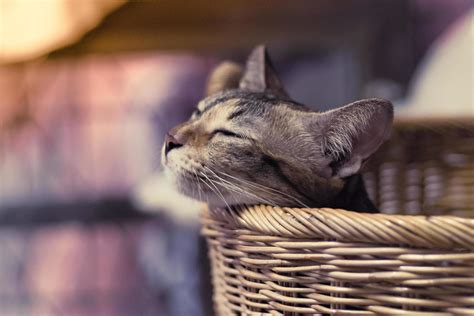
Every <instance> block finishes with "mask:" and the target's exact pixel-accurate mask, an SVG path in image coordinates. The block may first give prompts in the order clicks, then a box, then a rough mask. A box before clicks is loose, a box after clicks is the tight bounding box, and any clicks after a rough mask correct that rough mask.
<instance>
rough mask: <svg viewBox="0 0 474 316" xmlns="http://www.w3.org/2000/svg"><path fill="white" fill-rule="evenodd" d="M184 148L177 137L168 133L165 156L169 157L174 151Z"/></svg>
mask: <svg viewBox="0 0 474 316" xmlns="http://www.w3.org/2000/svg"><path fill="white" fill-rule="evenodd" d="M181 146H183V144H182V143H181V142H179V141H178V140H177V139H176V137H175V136H173V135H172V134H170V133H167V134H166V136H165V155H167V154H168V153H169V152H170V151H171V150H172V149H175V148H179V147H181Z"/></svg>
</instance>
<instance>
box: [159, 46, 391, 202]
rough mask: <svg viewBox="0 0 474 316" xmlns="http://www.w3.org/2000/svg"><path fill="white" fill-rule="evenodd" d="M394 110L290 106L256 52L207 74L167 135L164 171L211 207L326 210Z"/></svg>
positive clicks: (375, 105) (384, 131)
mask: <svg viewBox="0 0 474 316" xmlns="http://www.w3.org/2000/svg"><path fill="white" fill-rule="evenodd" d="M392 118H393V109H392V105H391V104H390V102H388V101H384V100H379V99H368V100H361V101H357V102H354V103H351V104H349V105H346V106H344V107H342V108H339V109H336V110H331V111H327V112H314V111H310V110H309V109H308V108H307V107H306V106H304V105H301V104H298V103H296V102H294V101H292V100H291V99H290V98H289V97H288V95H287V93H286V92H285V89H284V88H283V85H282V84H281V81H280V80H279V79H278V77H277V76H276V73H275V71H274V69H273V67H272V65H271V63H270V60H269V58H268V56H267V53H266V51H265V48H264V47H263V46H258V47H257V48H255V49H254V50H253V52H252V53H251V54H250V56H249V58H248V60H247V64H246V66H245V67H242V66H240V65H238V64H235V63H231V62H224V63H222V64H221V65H219V66H218V67H217V68H216V69H215V70H214V72H213V73H212V74H211V76H210V79H209V83H208V88H207V97H206V98H205V99H203V100H202V101H201V102H199V104H198V105H197V109H196V111H195V113H194V114H193V115H192V117H191V118H190V119H189V120H188V121H186V122H184V123H182V124H180V125H178V126H176V127H175V128H173V129H172V130H171V131H170V132H169V133H168V135H167V137H166V141H165V144H164V146H163V153H162V154H163V159H162V161H163V164H164V166H165V169H166V170H167V171H168V172H169V173H170V174H172V176H173V177H174V179H175V181H176V184H177V186H178V188H179V190H180V191H181V192H182V193H184V194H186V195H189V196H192V197H194V198H197V199H200V200H203V201H207V202H209V203H210V204H212V205H215V206H225V205H233V204H260V203H263V204H271V205H280V206H311V207H321V206H331V203H332V200H333V199H334V198H335V197H336V196H337V195H338V194H339V192H340V191H341V190H342V189H343V187H344V184H345V182H346V179H348V178H349V177H351V176H353V175H355V174H357V173H358V172H359V171H360V168H361V166H362V164H363V162H364V161H365V160H367V159H368V158H369V157H370V156H371V155H372V154H373V153H374V152H375V151H376V150H377V148H378V147H379V146H380V145H381V144H382V143H383V142H384V141H385V140H386V139H387V138H388V137H389V134H390V130H391V125H392Z"/></svg>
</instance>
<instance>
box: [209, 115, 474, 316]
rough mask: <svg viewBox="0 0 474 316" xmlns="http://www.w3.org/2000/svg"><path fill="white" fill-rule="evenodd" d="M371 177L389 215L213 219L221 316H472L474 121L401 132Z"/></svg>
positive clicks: (315, 213) (238, 214)
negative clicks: (396, 315) (301, 315)
mask: <svg viewBox="0 0 474 316" xmlns="http://www.w3.org/2000/svg"><path fill="white" fill-rule="evenodd" d="M365 177H366V183H367V187H368V189H369V194H370V195H371V196H372V198H373V200H374V201H375V202H376V203H377V204H378V205H379V207H380V209H381V211H382V212H383V213H384V214H362V213H356V212H349V211H345V210H335V209H292V208H279V207H270V206H263V205H261V206H254V207H246V208H244V207H242V208H240V209H236V210H233V211H226V210H221V209H217V210H208V211H207V212H205V214H204V216H203V224H204V227H203V234H204V236H206V238H207V241H208V245H209V255H210V259H211V264H212V276H213V285H214V303H215V310H216V312H217V314H219V315H233V314H244V315H299V314H313V315H314V314H316V315H394V314H402V315H474V219H472V215H474V212H473V211H474V120H452V121H446V120H443V121H441V120H439V121H421V122H420V121H398V122H396V125H395V133H394V136H393V137H392V140H391V142H390V143H389V144H387V145H385V146H384V147H383V148H382V149H381V151H380V152H379V153H378V154H377V156H376V157H374V159H373V160H372V161H371V162H370V164H369V168H368V171H367V173H366V174H365ZM395 213H397V214H398V215H394V214H395ZM402 213H403V214H408V215H400V214H402ZM417 214H424V215H427V216H422V215H417ZM447 215H450V216H447ZM469 216H471V217H469Z"/></svg>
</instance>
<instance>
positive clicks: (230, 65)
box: [206, 61, 244, 96]
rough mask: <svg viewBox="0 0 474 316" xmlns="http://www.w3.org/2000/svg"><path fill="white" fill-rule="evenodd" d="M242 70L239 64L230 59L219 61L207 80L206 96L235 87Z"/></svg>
mask: <svg viewBox="0 0 474 316" xmlns="http://www.w3.org/2000/svg"><path fill="white" fill-rule="evenodd" d="M243 72H244V71H243V68H242V66H241V65H240V64H237V63H234V62H232V61H223V62H221V63H220V64H219V65H218V66H217V67H216V68H214V70H213V71H212V72H211V75H210V76H209V79H208V80H207V86H206V96H209V95H211V94H214V93H218V92H222V91H225V90H229V89H237V88H238V87H239V82H240V79H241V78H242V74H243Z"/></svg>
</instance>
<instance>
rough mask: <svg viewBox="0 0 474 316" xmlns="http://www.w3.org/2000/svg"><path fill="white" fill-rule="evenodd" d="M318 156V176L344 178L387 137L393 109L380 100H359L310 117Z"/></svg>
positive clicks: (387, 102) (358, 166)
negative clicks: (318, 150) (320, 155)
mask: <svg viewBox="0 0 474 316" xmlns="http://www.w3.org/2000/svg"><path fill="white" fill-rule="evenodd" d="M310 117H311V122H312V127H311V129H312V130H313V131H314V132H315V138H316V139H318V140H319V142H320V144H319V146H320V147H319V148H320V152H321V154H322V160H321V162H320V164H321V166H320V167H321V171H322V172H321V174H322V175H324V176H326V177H330V176H338V177H340V178H346V177H349V176H352V175H354V174H356V173H358V172H359V171H360V169H361V167H362V164H363V163H364V162H365V161H366V160H367V159H368V158H369V157H370V156H371V155H372V154H374V153H375V151H376V150H377V149H378V148H379V147H380V145H382V143H383V142H385V141H386V140H387V139H388V138H389V137H390V131H391V128H392V121H393V106H392V104H391V103H390V102H389V101H386V100H382V99H367V100H360V101H357V102H354V103H351V104H349V105H346V106H344V107H342V108H339V109H335V110H331V111H328V112H324V113H315V114H313V115H311V116H310Z"/></svg>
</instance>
